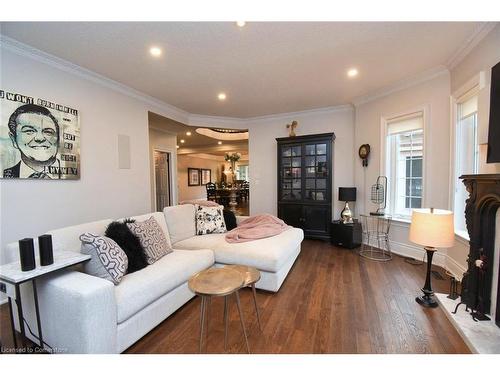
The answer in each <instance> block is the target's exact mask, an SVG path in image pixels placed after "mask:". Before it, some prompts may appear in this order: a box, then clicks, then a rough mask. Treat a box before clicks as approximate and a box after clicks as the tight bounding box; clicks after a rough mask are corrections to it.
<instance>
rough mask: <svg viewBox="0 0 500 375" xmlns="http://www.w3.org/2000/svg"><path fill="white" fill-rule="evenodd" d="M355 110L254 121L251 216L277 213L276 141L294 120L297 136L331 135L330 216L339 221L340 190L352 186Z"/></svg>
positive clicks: (251, 130) (251, 131)
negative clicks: (331, 204) (332, 138)
mask: <svg viewBox="0 0 500 375" xmlns="http://www.w3.org/2000/svg"><path fill="white" fill-rule="evenodd" d="M353 116H354V110H353V108H352V107H351V106H345V107H337V108H333V109H325V110H318V111H308V112H301V113H296V114H286V115H277V116H269V117H264V118H261V119H254V120H251V122H250V123H249V124H248V127H249V129H250V139H249V149H250V166H249V174H250V181H251V183H250V214H252V215H255V214H260V213H265V212H267V213H271V214H274V215H276V213H277V205H278V201H277V187H276V186H277V143H276V138H279V137H287V136H288V130H287V129H286V124H289V123H291V122H292V121H293V120H296V121H298V123H299V125H298V127H297V128H296V129H295V132H296V133H297V135H307V134H318V133H330V132H334V133H335V135H336V137H337V138H336V140H335V143H334V152H333V195H332V198H333V212H332V214H333V216H334V218H335V217H338V216H339V214H340V211H341V207H342V204H343V203H342V202H338V201H337V195H338V187H339V186H354V179H353V164H354V160H353V145H354V143H353V141H354V127H353V121H354V117H353Z"/></svg>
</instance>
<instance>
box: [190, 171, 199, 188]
mask: <svg viewBox="0 0 500 375" xmlns="http://www.w3.org/2000/svg"><path fill="white" fill-rule="evenodd" d="M188 186H200V170H199V169H198V168H188Z"/></svg>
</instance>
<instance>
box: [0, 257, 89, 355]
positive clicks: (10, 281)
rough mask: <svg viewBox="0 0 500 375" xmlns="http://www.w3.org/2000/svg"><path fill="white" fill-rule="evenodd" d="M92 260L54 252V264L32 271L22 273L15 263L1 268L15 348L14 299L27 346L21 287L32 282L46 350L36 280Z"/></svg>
mask: <svg viewBox="0 0 500 375" xmlns="http://www.w3.org/2000/svg"><path fill="white" fill-rule="evenodd" d="M89 260H90V255H85V254H80V253H76V252H73V251H57V252H54V263H52V264H50V265H48V266H40V265H39V266H37V267H36V268H35V269H33V270H31V271H21V263H20V262H14V263H9V264H5V265H2V266H0V291H2V292H4V293H6V294H7V296H8V298H9V313H10V324H11V329H12V336H13V339H14V347H15V349H16V350H17V349H18V346H17V339H16V331H15V326H14V311H13V308H12V298H13V299H14V300H15V302H16V306H17V316H18V321H19V327H20V329H21V338H22V341H23V342H22V344H23V347H24V346H25V345H26V331H25V328H24V316H23V305H22V300H21V291H20V286H21V284H24V283H26V282H30V281H31V284H32V286H33V299H34V302H35V312H36V323H37V328H38V339H39V341H40V347H41V348H42V349H43V348H44V342H43V334H42V326H41V323H40V310H39V308H38V294H37V290H36V279H37V278H39V277H41V276H45V275H48V274H50V273H52V272H55V271H59V270H62V269H65V268H68V267H71V266H75V265H77V264H80V263H84V262H87V261H89ZM36 264H40V262H39V260H38V259H37V260H36Z"/></svg>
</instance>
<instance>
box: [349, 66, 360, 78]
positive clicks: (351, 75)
mask: <svg viewBox="0 0 500 375" xmlns="http://www.w3.org/2000/svg"><path fill="white" fill-rule="evenodd" d="M358 74H359V72H358V69H356V68H351V69H349V70H348V71H347V76H348V77H349V78H354V77H356V76H357V75H358Z"/></svg>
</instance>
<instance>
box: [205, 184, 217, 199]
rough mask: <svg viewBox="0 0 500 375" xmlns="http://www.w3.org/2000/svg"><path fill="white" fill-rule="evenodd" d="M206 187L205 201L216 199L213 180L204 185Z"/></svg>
mask: <svg viewBox="0 0 500 375" xmlns="http://www.w3.org/2000/svg"><path fill="white" fill-rule="evenodd" d="M205 187H206V189H207V201H217V187H216V186H215V184H214V183H213V182H209V183H207V184H206V185H205Z"/></svg>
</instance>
